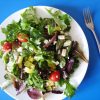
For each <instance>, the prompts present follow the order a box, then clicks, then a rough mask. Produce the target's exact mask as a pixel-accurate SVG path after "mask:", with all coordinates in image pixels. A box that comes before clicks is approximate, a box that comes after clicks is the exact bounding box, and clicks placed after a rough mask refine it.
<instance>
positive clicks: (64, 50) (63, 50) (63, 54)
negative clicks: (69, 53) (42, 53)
mask: <svg viewBox="0 0 100 100" xmlns="http://www.w3.org/2000/svg"><path fill="white" fill-rule="evenodd" d="M61 55H62V56H63V57H65V56H66V49H62V53H61Z"/></svg>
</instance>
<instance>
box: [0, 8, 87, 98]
mask: <svg viewBox="0 0 100 100" xmlns="http://www.w3.org/2000/svg"><path fill="white" fill-rule="evenodd" d="M46 11H47V12H48V13H49V14H50V15H51V16H52V17H51V18H41V17H39V16H38V15H37V9H36V8H35V7H29V8H27V9H26V10H25V11H24V12H23V13H22V14H21V19H20V20H19V21H12V23H11V24H8V25H7V26H6V27H5V28H2V32H3V33H4V34H5V36H6V39H5V40H3V41H1V42H0V44H1V50H0V57H1V58H2V59H3V61H4V63H5V70H6V74H5V76H4V77H5V79H7V80H10V81H11V82H12V83H13V85H14V87H15V89H16V91H17V95H18V94H20V93H21V92H22V91H24V90H27V93H28V95H29V96H30V97H31V98H32V99H39V98H41V97H43V95H44V94H45V93H47V92H52V93H57V94H61V93H64V94H65V95H66V96H68V97H72V96H73V95H74V93H75V90H76V88H75V87H74V86H72V85H71V84H70V83H69V79H70V77H71V74H72V73H73V72H74V71H75V69H76V68H77V67H79V63H80V60H79V59H83V60H84V61H87V60H86V58H85V56H84V54H83V52H82V51H81V50H80V48H79V43H78V42H77V41H73V40H72V39H71V37H70V35H69V34H68V32H69V31H70V29H71V24H70V23H71V17H70V16H69V15H67V14H62V13H61V11H59V10H57V11H53V9H51V10H50V9H46ZM69 33H70V32H69ZM73 34H74V33H73ZM63 85H65V87H66V88H65V90H64V91H61V90H57V88H58V87H62V86H63Z"/></svg>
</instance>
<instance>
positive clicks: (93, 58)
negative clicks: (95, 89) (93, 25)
mask: <svg viewBox="0 0 100 100" xmlns="http://www.w3.org/2000/svg"><path fill="white" fill-rule="evenodd" d="M55 7H56V8H59V9H61V10H63V11H65V12H67V13H68V14H69V15H71V16H72V17H73V18H74V19H75V20H76V21H77V22H78V23H79V25H80V26H81V28H82V29H83V31H84V33H85V36H86V38H87V41H88V45H89V51H90V57H89V58H90V60H89V66H88V70H87V73H86V76H85V78H84V81H83V82H82V86H81V85H80V86H79V89H78V91H81V92H82V91H86V89H87V87H88V88H89V87H92V85H90V84H91V81H93V78H95V73H99V70H100V68H99V66H96V65H97V64H96V63H97V62H98V60H99V59H98V58H99V53H98V50H97V46H96V43H95V40H94V37H93V34H92V33H91V32H90V31H89V30H88V29H87V28H86V26H85V23H84V20H83V13H82V11H83V9H82V8H81V9H79V8H78V7H68V6H61V5H58V6H55ZM65 8H66V10H65ZM93 15H95V12H93ZM97 69H99V70H98V71H97ZM95 71H96V72H95ZM94 84H95V83H94ZM83 87H84V88H83Z"/></svg>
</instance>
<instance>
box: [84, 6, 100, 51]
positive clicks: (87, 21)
mask: <svg viewBox="0 0 100 100" xmlns="http://www.w3.org/2000/svg"><path fill="white" fill-rule="evenodd" d="M83 16H84V21H85V24H86V26H87V28H89V29H90V30H91V31H92V32H93V35H94V37H95V40H96V43H97V46H98V50H99V53H100V42H99V40H98V37H97V35H96V33H95V31H94V23H93V20H92V16H91V11H90V9H89V8H86V9H84V10H83Z"/></svg>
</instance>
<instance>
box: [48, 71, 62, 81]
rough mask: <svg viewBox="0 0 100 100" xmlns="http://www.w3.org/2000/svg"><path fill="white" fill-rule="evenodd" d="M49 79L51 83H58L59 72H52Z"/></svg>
mask: <svg viewBox="0 0 100 100" xmlns="http://www.w3.org/2000/svg"><path fill="white" fill-rule="evenodd" d="M49 78H50V80H51V81H53V82H57V81H59V80H60V72H59V71H54V72H52V73H51V75H50V77H49Z"/></svg>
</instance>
